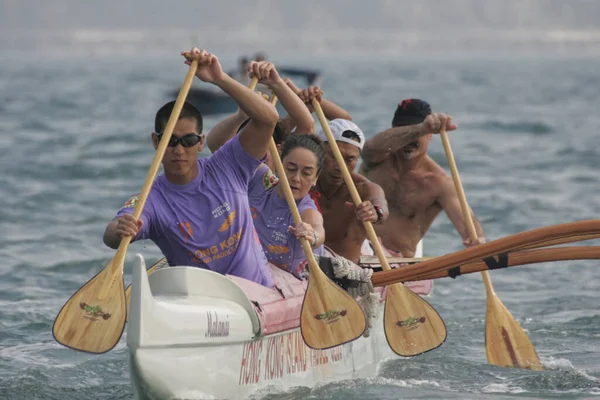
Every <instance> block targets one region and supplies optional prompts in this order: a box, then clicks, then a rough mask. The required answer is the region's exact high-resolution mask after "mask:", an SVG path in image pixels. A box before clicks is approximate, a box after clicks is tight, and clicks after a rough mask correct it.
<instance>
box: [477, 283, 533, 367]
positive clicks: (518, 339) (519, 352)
mask: <svg viewBox="0 0 600 400" xmlns="http://www.w3.org/2000/svg"><path fill="white" fill-rule="evenodd" d="M485 351H486V354H487V359H488V363H490V364H493V365H498V366H500V367H514V368H526V369H532V370H536V371H542V370H543V369H544V367H543V366H542V363H541V361H540V359H539V357H538V355H537V353H536V351H535V348H534V347H533V344H532V343H531V340H529V337H528V336H527V334H526V333H525V331H523V328H521V326H520V325H519V324H518V322H517V321H515V319H514V317H513V316H512V315H511V313H510V311H508V309H507V308H506V307H505V306H504V304H502V302H501V301H500V299H499V298H498V297H497V296H496V295H495V294H492V295H491V296H488V301H487V312H486V319H485Z"/></svg>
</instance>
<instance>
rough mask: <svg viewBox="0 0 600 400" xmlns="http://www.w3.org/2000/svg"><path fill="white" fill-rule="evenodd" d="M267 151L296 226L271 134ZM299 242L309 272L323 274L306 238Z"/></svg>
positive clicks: (295, 208)
mask: <svg viewBox="0 0 600 400" xmlns="http://www.w3.org/2000/svg"><path fill="white" fill-rule="evenodd" d="M271 104H273V105H275V104H277V96H275V95H273V96H272V97H271ZM269 153H270V154H271V158H272V159H273V163H274V164H275V171H277V175H279V185H282V189H283V193H284V195H285V200H286V202H287V204H288V207H289V208H290V212H291V213H292V218H294V223H295V224H296V226H298V225H299V224H300V223H301V222H302V217H301V216H300V212H298V206H297V205H296V200H295V199H294V194H293V193H292V189H290V184H289V182H288V180H287V176H286V175H285V169H284V168H283V164H282V162H281V158H280V157H279V151H277V145H276V144H275V140H273V136H271V140H270V141H269ZM300 243H301V244H302V249H303V250H304V254H305V255H306V260H307V261H308V266H309V268H310V272H311V273H317V274H319V273H320V274H324V273H323V271H321V267H319V265H318V264H317V260H316V259H315V256H314V254H313V251H312V247H311V245H310V243H309V242H308V240H307V239H306V238H300Z"/></svg>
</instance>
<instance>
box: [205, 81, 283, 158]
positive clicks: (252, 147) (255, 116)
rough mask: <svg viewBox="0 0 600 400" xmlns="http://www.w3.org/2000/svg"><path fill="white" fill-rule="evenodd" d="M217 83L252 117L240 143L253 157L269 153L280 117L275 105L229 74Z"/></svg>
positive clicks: (242, 133)
mask: <svg viewBox="0 0 600 400" xmlns="http://www.w3.org/2000/svg"><path fill="white" fill-rule="evenodd" d="M259 81H260V78H259ZM217 85H218V86H219V87H220V88H221V89H222V90H223V91H224V92H225V93H227V94H228V95H230V96H231V97H232V98H233V99H234V100H235V101H236V102H237V103H238V105H239V107H240V109H241V110H242V111H243V112H244V113H245V114H246V115H247V116H248V118H250V121H249V122H248V123H247V124H246V126H245V127H244V128H243V129H242V131H241V132H240V144H241V145H242V147H243V148H244V149H245V150H246V151H247V152H248V154H250V155H251V156H252V157H254V158H257V159H261V158H263V157H264V156H265V154H267V151H268V148H269V141H270V140H271V137H272V136H273V130H274V129H275V125H276V124H277V120H278V119H279V114H278V113H277V110H276V108H275V106H274V105H272V104H271V103H269V102H268V101H267V100H265V99H264V98H263V97H262V96H257V95H256V93H254V92H253V91H252V90H250V89H249V88H248V87H246V86H244V85H242V84H240V83H238V82H236V81H235V80H233V79H231V78H230V77H228V76H227V77H225V78H224V79H223V80H221V81H219V82H218V84H217Z"/></svg>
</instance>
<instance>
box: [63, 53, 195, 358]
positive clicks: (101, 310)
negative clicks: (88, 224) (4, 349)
mask: <svg viewBox="0 0 600 400" xmlns="http://www.w3.org/2000/svg"><path fill="white" fill-rule="evenodd" d="M197 68H198V62H197V61H194V62H192V64H191V65H190V69H189V71H188V73H187V76H186V77H185V81H184V83H183V86H182V88H181V90H180V91H179V95H178V96H177V100H176V102H175V106H174V108H173V112H172V113H171V116H170V117H169V121H168V122H167V126H166V127H165V131H164V132H163V136H162V138H161V141H160V144H159V145H158V148H157V149H156V154H155V156H154V160H153V161H152V165H151V166H150V170H149V171H148V175H147V176H146V180H145V181H144V185H143V186H142V190H141V192H140V196H139V200H138V203H137V205H136V207H135V209H134V211H133V217H134V218H135V219H139V218H140V216H141V214H142V210H143V209H144V205H145V203H146V200H147V198H148V195H149V193H150V189H151V188H152V183H153V182H154V178H155V177H156V174H157V172H158V169H159V167H160V163H161V161H162V157H163V155H164V152H165V150H166V148H167V145H168V143H169V140H170V138H171V135H172V133H173V128H174V127H175V124H176V123H177V120H178V119H179V114H180V113H181V109H182V107H183V104H184V102H185V99H186V97H187V94H188V92H189V90H190V87H191V85H192V81H193V79H194V75H195V73H196V69H197ZM131 239H132V238H131V236H127V237H124V238H123V239H122V240H121V243H120V245H119V248H118V249H117V252H116V254H115V256H114V257H113V259H112V261H111V262H110V263H109V264H108V265H107V266H106V267H104V269H103V270H102V271H100V272H99V273H98V274H97V275H96V276H94V277H93V278H92V279H90V280H89V281H88V282H87V283H86V284H85V285H83V286H82V287H81V288H80V289H79V290H78V291H77V292H76V293H75V294H73V296H71V298H70V299H69V300H68V301H67V302H66V303H65V305H64V306H63V307H62V309H61V310H60V312H59V314H58V316H57V317H56V320H55V321H54V325H53V327H52V334H53V335H54V339H56V341H57V342H59V343H60V344H62V345H64V346H66V347H69V348H72V349H75V350H80V351H85V352H89V353H105V352H107V351H109V350H111V349H112V348H113V347H115V345H116V344H117V343H118V341H119V339H120V338H121V335H122V334H123V329H124V328H125V320H126V319H127V311H126V310H127V309H126V303H125V291H124V289H123V263H124V260H125V255H126V254H127V248H128V247H129V243H130V242H131Z"/></svg>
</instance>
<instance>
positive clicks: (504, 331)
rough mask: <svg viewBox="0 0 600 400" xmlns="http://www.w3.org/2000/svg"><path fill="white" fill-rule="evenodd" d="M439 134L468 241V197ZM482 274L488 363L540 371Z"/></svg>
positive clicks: (531, 349) (473, 233) (528, 342)
mask: <svg viewBox="0 0 600 400" xmlns="http://www.w3.org/2000/svg"><path fill="white" fill-rule="evenodd" d="M440 135H441V137H442V143H443V144H444V150H445V152H446V157H447V158H448V164H449V165H450V171H451V173H452V179H453V180H454V185H455V186H456V193H457V195H458V198H459V201H460V206H461V208H462V211H463V215H464V218H465V222H466V224H467V230H468V231H469V237H470V239H471V241H476V240H477V232H476V231H475V225H474V224H473V218H472V216H471V211H470V209H469V205H468V204H467V198H466V196H465V192H464V189H463V186H462V183H461V181H460V176H459V174H458V169H457V168H456V162H455V161H454V154H453V153H452V148H451V147H450V141H449V140H448V135H447V134H446V131H445V129H442V131H441V132H440ZM481 275H482V278H483V283H484V285H485V290H486V294H487V312H486V328H485V349H486V353H487V359H488V362H489V363H490V364H493V365H498V366H501V367H517V368H527V369H533V370H543V369H544V368H543V367H542V363H541V362H540V359H539V357H538V355H537V353H536V351H535V348H534V347H533V344H532V343H531V340H529V337H528V336H527V334H526V333H525V331H524V330H523V328H521V326H520V325H519V324H518V322H517V321H516V320H515V319H514V317H513V316H512V315H511V313H510V311H508V309H507V308H506V307H505V306H504V304H502V302H501V301H500V299H499V298H498V296H496V293H494V288H493V287H492V281H491V279H490V276H489V273H488V272H487V271H483V272H481Z"/></svg>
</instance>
